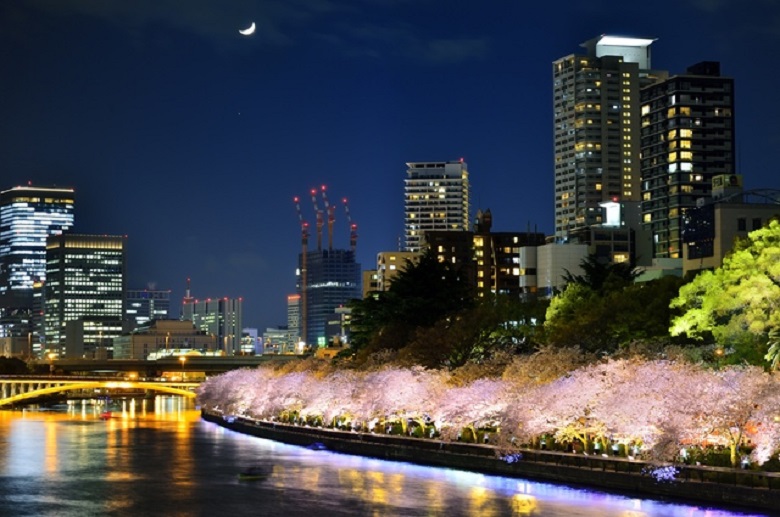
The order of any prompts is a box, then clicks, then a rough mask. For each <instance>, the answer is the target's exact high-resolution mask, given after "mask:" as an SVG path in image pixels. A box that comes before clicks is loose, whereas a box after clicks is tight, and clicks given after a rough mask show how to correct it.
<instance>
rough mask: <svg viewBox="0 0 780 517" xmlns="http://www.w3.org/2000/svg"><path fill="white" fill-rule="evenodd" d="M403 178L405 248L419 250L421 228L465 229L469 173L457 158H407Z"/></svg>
mask: <svg viewBox="0 0 780 517" xmlns="http://www.w3.org/2000/svg"><path fill="white" fill-rule="evenodd" d="M406 167H407V170H406V180H405V181H404V233H405V239H406V244H405V247H406V251H420V244H421V236H422V233H423V232H425V231H433V230H436V231H461V232H462V231H467V230H468V229H469V217H470V215H469V210H470V197H469V173H468V166H467V165H466V163H465V162H464V161H463V160H462V159H461V160H458V161H449V162H410V163H407V164H406Z"/></svg>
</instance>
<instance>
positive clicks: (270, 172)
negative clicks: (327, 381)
mask: <svg viewBox="0 0 780 517" xmlns="http://www.w3.org/2000/svg"><path fill="white" fill-rule="evenodd" d="M653 5H654V7H653V9H646V5H645V6H644V8H643V5H642V4H638V5H636V6H626V5H623V4H621V3H619V2H610V1H604V2H599V3H597V4H594V5H589V6H580V5H577V6H574V5H568V6H566V5H556V6H552V5H550V6H541V5H532V6H521V5H519V4H518V5H504V4H496V5H495V6H494V7H493V8H492V9H486V8H484V7H477V6H465V5H452V4H447V6H446V12H444V7H445V6H444V5H443V4H440V3H436V2H429V3H428V2H422V3H414V4H405V3H401V4H397V5H396V4H392V5H391V4H390V3H384V2H370V3H369V2H367V3H354V2H352V3H347V2H345V3H341V2H326V1H324V0H323V1H319V2H303V3H301V4H299V5H298V4H295V5H291V4H289V3H285V2H260V1H258V2H243V3H241V4H231V5H230V6H224V5H221V4H219V3H217V2H208V1H194V2H190V3H188V8H187V9H179V8H175V7H171V6H170V4H165V3H163V4H159V3H157V2H147V1H139V2H134V3H133V4H132V5H130V4H127V5H125V4H124V3H122V2H108V3H93V2H86V1H84V2H82V1H75V2H69V3H68V4H67V5H60V4H59V3H57V2H48V1H45V0H27V1H20V2H15V3H13V4H7V3H6V4H4V5H2V6H0V38H1V40H0V41H2V44H3V47H4V48H5V49H6V52H3V53H2V55H0V65H2V67H3V69H4V70H5V71H6V72H5V77H6V81H4V84H3V85H2V86H0V87H2V95H1V96H0V109H2V112H3V113H4V116H3V117H2V119H1V120H0V128H2V134H3V135H4V138H3V139H2V141H0V171H2V178H3V185H2V186H0V188H1V189H3V190H5V189H9V188H12V187H14V186H17V185H24V184H27V183H28V182H32V184H33V185H35V186H52V185H57V186H61V187H73V188H75V191H76V197H75V200H76V203H75V206H76V209H75V225H74V228H73V231H74V232H78V233H90V234H92V233H94V234H112V235H115V234H123V235H127V237H128V238H127V253H128V265H127V266H128V275H129V278H128V287H129V288H132V289H139V288H143V287H146V286H147V285H153V286H154V287H156V288H157V289H163V290H168V289H170V290H171V291H172V295H171V298H172V304H171V309H172V314H171V317H174V318H175V317H178V315H179V312H178V311H179V304H180V300H181V299H182V297H183V296H184V291H185V288H186V282H187V278H190V279H191V281H192V284H191V285H192V294H193V296H194V297H195V298H199V299H205V298H217V297H231V298H235V297H242V298H243V299H244V322H245V326H247V327H257V328H259V329H260V330H261V331H262V330H264V329H265V327H268V326H275V325H284V324H286V312H287V304H286V300H287V295H289V294H292V293H294V292H295V280H296V279H295V267H296V264H297V257H298V253H300V249H301V245H300V225H299V221H298V216H297V214H296V210H295V205H294V202H293V197H294V196H301V198H302V199H303V200H304V202H303V203H302V207H303V215H304V217H305V219H306V220H308V222H309V224H310V226H313V225H314V222H315V217H314V211H313V208H312V206H311V204H310V203H309V202H308V197H307V195H308V193H309V191H310V189H311V188H318V187H319V186H320V185H322V184H325V185H327V186H328V193H329V195H330V196H331V201H332V202H334V203H339V202H340V200H341V199H342V198H348V199H349V206H350V213H351V218H352V221H353V222H355V223H356V224H357V225H358V240H357V261H358V263H360V265H361V267H362V268H363V269H370V268H373V267H374V265H375V258H376V254H377V253H378V252H380V251H390V250H395V249H398V247H399V241H400V240H401V238H402V237H403V233H404V228H403V224H404V219H403V208H404V207H403V205H404V203H403V187H404V179H405V178H406V165H405V164H406V163H407V162H410V161H449V160H458V159H460V158H463V159H464V160H465V161H466V162H467V163H468V165H469V180H470V183H471V191H472V212H476V210H477V209H482V210H485V209H490V210H491V213H492V215H493V220H494V229H495V230H496V231H512V230H524V229H526V228H528V227H530V229H531V230H538V231H541V232H544V233H547V234H552V233H553V231H554V215H553V206H554V194H553V102H552V63H553V61H555V60H556V59H558V58H560V57H562V56H565V55H569V54H572V53H580V52H581V50H582V49H581V48H580V46H579V45H580V44H581V43H582V42H584V41H587V40H590V39H592V38H594V37H596V36H598V35H599V34H604V33H612V34H622V35H629V36H636V37H645V38H653V39H656V41H655V42H654V43H653V47H652V52H653V57H652V59H653V61H652V63H653V68H656V69H662V70H668V71H669V72H670V73H671V74H680V73H684V72H685V70H686V68H687V67H688V66H691V65H693V64H695V63H698V62H701V61H719V62H720V63H721V71H722V74H723V75H724V76H726V77H732V78H733V79H734V83H735V87H734V90H735V121H736V154H737V158H736V161H737V170H736V172H737V173H738V174H742V175H743V177H744V181H745V188H748V189H749V188H758V187H778V186H780V185H778V182H777V179H776V178H777V173H776V172H775V171H774V164H773V161H772V157H773V156H772V151H773V150H774V148H775V147H776V146H777V144H778V143H779V142H780V132H779V131H778V130H777V129H775V128H774V127H773V126H771V125H770V124H769V123H768V122H769V121H771V120H773V118H774V117H775V116H776V115H777V111H778V110H780V108H778V106H776V105H775V103H772V102H770V101H769V100H768V99H771V98H772V97H771V94H772V93H773V91H774V89H775V82H776V81H777V77H776V75H777V72H776V71H775V70H774V68H773V67H772V66H771V65H772V64H773V63H774V62H775V61H776V59H775V58H774V56H773V51H774V49H775V48H777V45H778V44H780V29H778V28H777V27H780V23H777V21H778V19H779V18H780V8H778V7H777V6H775V5H773V4H772V3H770V2H758V3H757V5H755V6H754V7H753V8H752V9H744V8H740V6H739V4H737V3H736V2H729V1H722V2H703V1H694V0H691V1H690V2H660V3H656V4H653ZM544 20H549V22H543V21H544ZM252 21H254V22H255V23H256V24H257V31H256V33H255V34H254V35H252V36H242V35H241V34H239V33H238V29H242V28H245V27H247V26H248V25H249V23H250V22H252ZM338 208H339V211H338V212H337V221H336V224H335V230H336V231H335V236H334V246H335V247H337V248H342V249H347V248H348V247H349V240H350V236H349V228H348V224H347V220H346V216H345V215H344V213H343V210H341V207H340V206H339V207H338ZM474 215H475V214H474V213H472V214H471V217H472V219H473V217H474Z"/></svg>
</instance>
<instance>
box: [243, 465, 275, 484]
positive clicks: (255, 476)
mask: <svg viewBox="0 0 780 517" xmlns="http://www.w3.org/2000/svg"><path fill="white" fill-rule="evenodd" d="M267 477H268V470H267V469H263V468H260V467H249V468H248V469H246V470H244V471H242V472H239V473H238V480H239V481H258V480H261V479H265V478H267Z"/></svg>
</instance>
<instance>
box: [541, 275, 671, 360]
mask: <svg viewBox="0 0 780 517" xmlns="http://www.w3.org/2000/svg"><path fill="white" fill-rule="evenodd" d="M602 278H603V280H604V282H603V283H601V289H602V291H598V290H596V289H594V288H592V287H590V286H589V285H588V284H587V283H585V282H582V283H580V282H573V283H570V284H568V285H567V286H566V288H565V289H564V291H563V292H562V293H560V294H558V295H557V296H555V297H554V298H553V299H552V301H551V303H550V307H549V309H548V310H547V316H546V321H545V326H544V330H545V335H546V341H547V343H550V344H553V345H556V346H564V347H579V348H581V349H582V350H583V351H585V352H590V353H596V352H599V353H612V352H615V351H617V350H618V349H620V348H621V347H623V346H626V345H628V344H629V343H632V342H636V341H637V340H657V339H659V338H661V339H668V338H669V333H668V328H669V322H670V318H671V310H670V308H669V302H670V301H671V300H672V298H674V297H675V296H676V295H677V292H678V289H679V287H680V285H681V283H682V280H681V279H679V278H677V277H664V278H660V279H658V280H653V281H650V282H641V283H628V280H627V278H625V277H620V276H618V275H614V276H613V275H606V276H604V277H602Z"/></svg>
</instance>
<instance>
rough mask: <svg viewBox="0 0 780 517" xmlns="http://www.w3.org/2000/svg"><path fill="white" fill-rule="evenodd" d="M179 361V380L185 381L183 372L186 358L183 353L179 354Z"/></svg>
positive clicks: (185, 375)
mask: <svg viewBox="0 0 780 517" xmlns="http://www.w3.org/2000/svg"><path fill="white" fill-rule="evenodd" d="M179 361H181V380H182V381H186V380H187V379H186V377H187V374H186V373H185V372H184V363H185V361H187V358H186V357H184V356H183V355H180V356H179Z"/></svg>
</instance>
